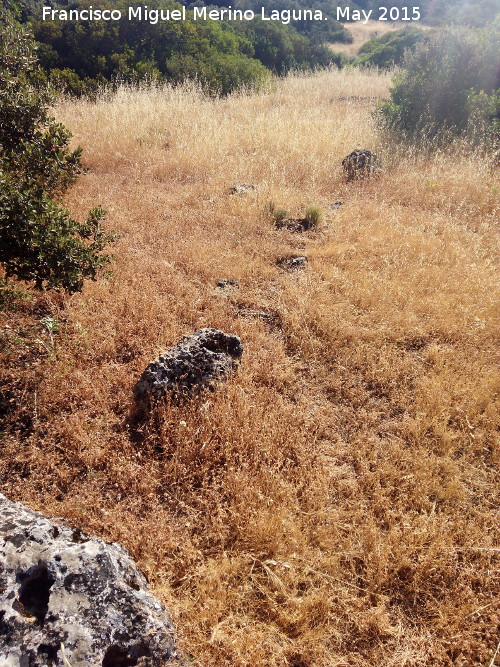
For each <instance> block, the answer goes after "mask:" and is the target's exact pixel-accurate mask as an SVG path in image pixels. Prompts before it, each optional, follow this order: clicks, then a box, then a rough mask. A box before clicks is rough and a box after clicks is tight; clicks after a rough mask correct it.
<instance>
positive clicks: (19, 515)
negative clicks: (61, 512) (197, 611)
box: [0, 494, 186, 667]
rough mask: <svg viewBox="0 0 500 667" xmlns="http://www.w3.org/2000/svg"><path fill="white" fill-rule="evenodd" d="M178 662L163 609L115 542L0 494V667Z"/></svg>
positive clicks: (180, 662)
mask: <svg viewBox="0 0 500 667" xmlns="http://www.w3.org/2000/svg"><path fill="white" fill-rule="evenodd" d="M61 644H63V645H64V650H65V655H66V658H67V660H68V661H69V664H70V665H71V667H84V666H85V667H97V666H99V667H101V666H102V667H125V665H131V666H133V665H137V666H138V667H156V666H158V667H165V666H167V665H172V666H173V665H176V666H178V667H179V666H180V665H184V664H186V663H185V662H184V661H183V659H182V658H181V656H180V655H179V654H178V652H177V650H176V647H175V641H174V629H173V626H172V623H171V622H170V619H169V617H168V615H167V613H166V611H165V608H164V607H163V605H162V604H161V603H160V602H159V601H158V600H157V599H155V598H154V597H153V596H152V595H151V594H150V593H149V592H148V590H147V584H146V580H145V578H144V576H143V575H142V574H141V572H140V571H139V570H138V569H137V567H136V566H135V564H134V562H133V561H132V559H131V557H130V555H129V553H128V552H127V551H126V550H125V549H124V548H123V547H121V546H120V545H118V544H110V543H107V542H104V541H103V540H100V539H97V538H93V537H89V536H88V535H85V534H84V533H82V532H80V531H79V530H73V529H72V528H69V527H67V526H65V525H63V524H62V523H57V522H54V521H51V520H49V519H47V518H46V517H44V516H43V515H42V514H39V513H38V512H33V511H32V510H30V509H28V508H26V507H24V505H21V504H20V503H16V502H12V501H10V500H8V499H7V498H6V497H5V496H3V495H1V494H0V666H1V667H49V666H54V667H55V666H59V665H63V664H66V665H67V664H68V663H67V662H66V663H64V662H63V654H62V649H61Z"/></svg>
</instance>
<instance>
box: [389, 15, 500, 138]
mask: <svg viewBox="0 0 500 667" xmlns="http://www.w3.org/2000/svg"><path fill="white" fill-rule="evenodd" d="M499 35H500V30H499V25H498V22H497V24H496V26H495V25H494V26H492V27H491V28H490V29H489V30H488V31H473V30H458V29H455V30H448V31H446V32H436V33H434V34H433V35H432V36H431V37H430V38H428V39H427V38H426V39H425V40H423V41H421V42H420V43H419V44H418V45H417V46H416V48H415V50H414V51H413V52H407V54H406V56H405V58H404V61H403V68H404V70H403V72H402V73H401V74H399V75H397V77H396V79H395V82H394V86H393V88H392V89H391V96H390V99H389V100H388V101H387V102H385V103H384V104H383V105H382V107H381V108H380V109H379V117H380V121H381V124H382V126H383V127H384V128H386V129H388V130H389V131H391V132H392V134H393V135H394V134H396V135H399V137H401V138H403V139H410V140H422V139H423V138H424V137H425V138H427V139H432V140H441V141H443V140H447V139H450V138H453V137H463V138H467V139H472V140H473V141H475V142H476V143H477V142H481V143H488V142H490V141H491V139H492V137H493V135H494V133H495V126H496V127H497V128H498V106H497V105H498V92H499V87H500V80H499V72H500V70H499V64H500V62H499V61H500V56H499V54H500V44H499Z"/></svg>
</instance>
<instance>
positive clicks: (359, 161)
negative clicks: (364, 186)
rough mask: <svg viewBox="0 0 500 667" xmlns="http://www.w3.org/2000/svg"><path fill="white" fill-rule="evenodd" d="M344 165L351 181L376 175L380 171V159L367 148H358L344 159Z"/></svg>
mask: <svg viewBox="0 0 500 667" xmlns="http://www.w3.org/2000/svg"><path fill="white" fill-rule="evenodd" d="M342 167H343V169H344V174H345V175H346V178H347V182H349V181H352V180H355V179H363V178H367V177H368V176H373V175H375V174H376V173H377V172H379V171H380V159H379V157H378V156H377V155H375V153H372V152H371V151H369V150H367V149H366V148H365V149H361V148H356V150H354V151H353V152H352V153H350V154H349V155H347V156H346V157H345V158H344V159H343V160H342Z"/></svg>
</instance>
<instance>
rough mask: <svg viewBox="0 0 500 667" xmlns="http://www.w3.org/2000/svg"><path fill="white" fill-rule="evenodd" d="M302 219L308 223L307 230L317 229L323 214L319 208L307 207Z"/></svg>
mask: <svg viewBox="0 0 500 667" xmlns="http://www.w3.org/2000/svg"><path fill="white" fill-rule="evenodd" d="M304 218H305V219H306V220H307V222H308V223H309V228H312V227H317V226H318V225H319V224H320V222H321V220H322V218H323V212H322V211H321V209H320V207H319V206H309V207H308V208H307V209H306V214H305V216H304Z"/></svg>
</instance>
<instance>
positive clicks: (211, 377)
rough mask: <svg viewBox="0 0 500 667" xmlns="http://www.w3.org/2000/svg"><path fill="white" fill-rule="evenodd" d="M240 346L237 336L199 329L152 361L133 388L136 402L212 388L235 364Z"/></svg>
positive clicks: (240, 352) (237, 360)
mask: <svg viewBox="0 0 500 667" xmlns="http://www.w3.org/2000/svg"><path fill="white" fill-rule="evenodd" d="M242 354H243V345H242V343H241V341H240V339H239V338H238V337H237V336H233V335H232V334H226V333H224V332H223V331H219V330H218V329H200V331H197V332H196V333H195V334H193V335H192V336H186V337H185V338H183V339H182V340H181V342H180V343H179V344H178V345H176V346H175V347H173V348H171V349H170V350H169V351H168V352H165V354H162V355H161V356H160V357H158V359H155V360H154V361H152V362H151V363H150V364H149V365H148V366H147V368H146V370H145V371H144V373H143V374H142V375H141V378H140V380H139V382H138V383H137V385H136V387H135V395H136V399H138V400H139V401H143V400H148V399H157V398H161V397H162V396H165V395H166V393H167V392H172V393H173V394H174V395H189V394H196V393H199V392H200V391H201V390H203V389H213V388H214V386H215V385H216V384H217V382H220V381H221V380H223V379H224V378H225V377H227V376H228V375H229V374H230V373H231V372H232V371H233V370H234V369H235V368H236V366H237V365H238V363H239V361H240V359H241V356H242Z"/></svg>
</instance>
